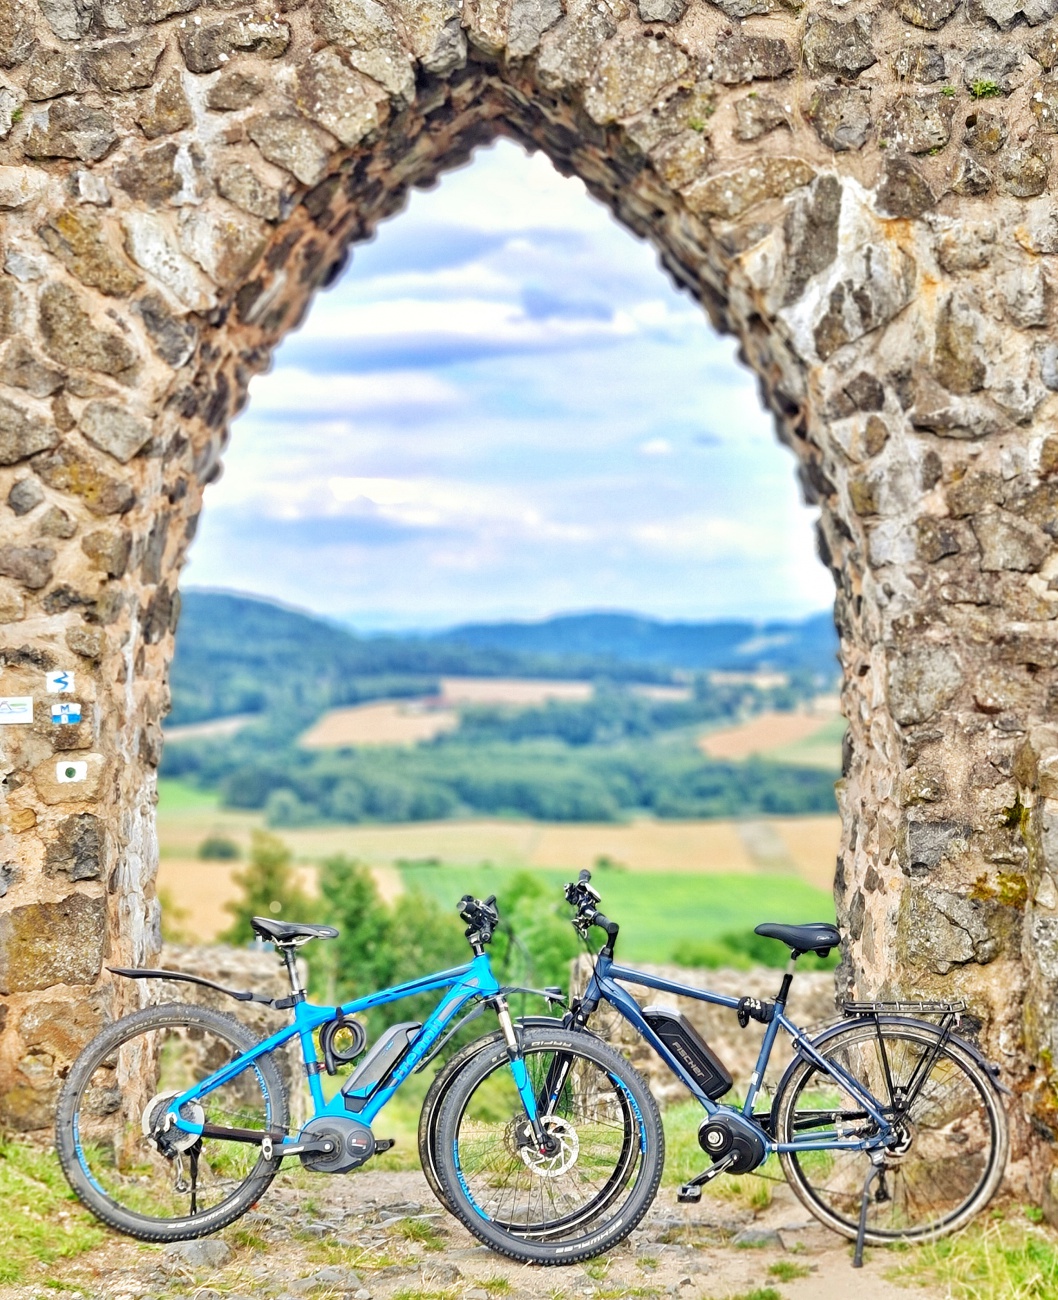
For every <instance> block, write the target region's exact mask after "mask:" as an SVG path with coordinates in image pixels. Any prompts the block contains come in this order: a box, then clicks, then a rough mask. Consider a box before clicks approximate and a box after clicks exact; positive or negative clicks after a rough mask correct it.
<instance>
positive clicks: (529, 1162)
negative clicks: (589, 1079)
mask: <svg viewBox="0 0 1058 1300" xmlns="http://www.w3.org/2000/svg"><path fill="white" fill-rule="evenodd" d="M543 1124H544V1128H545V1129H546V1130H547V1131H548V1133H550V1134H551V1136H552V1137H553V1138H555V1140H556V1141H557V1142H558V1150H557V1151H552V1152H551V1154H550V1155H542V1154H541V1153H540V1152H539V1151H538V1150H537V1149H536V1147H534V1146H531V1145H528V1144H527V1145H524V1146H519V1148H518V1154H519V1155H520V1156H521V1157H522V1160H523V1162H524V1163H525V1167H526V1168H527V1169H528V1170H529V1172H530V1173H533V1174H535V1175H536V1176H537V1178H558V1177H559V1175H560V1174H564V1173H566V1172H567V1171H568V1170H570V1169H572V1168H573V1166H574V1165H575V1164H576V1163H577V1157H578V1156H579V1155H580V1139H579V1138H578V1137H577V1130H576V1129H575V1128H574V1127H573V1125H572V1124H570V1123H568V1122H567V1121H566V1120H564V1119H560V1118H559V1116H557V1115H549V1116H547V1117H546V1118H545V1119H544V1121H543Z"/></svg>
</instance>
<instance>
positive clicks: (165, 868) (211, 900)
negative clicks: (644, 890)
mask: <svg viewBox="0 0 1058 1300" xmlns="http://www.w3.org/2000/svg"><path fill="white" fill-rule="evenodd" d="M168 786H169V783H168V782H166V783H163V794H162V799H161V803H160V806H159V810H158V835H159V840H160V845H161V853H162V859H161V868H160V872H159V883H160V885H161V887H162V888H163V889H165V890H167V892H168V894H169V896H170V897H171V898H172V899H173V900H174V901H175V902H176V903H177V905H178V906H180V907H182V908H185V909H187V911H188V912H189V913H190V920H189V921H188V922H187V923H186V924H187V925H188V927H189V928H191V929H193V930H194V931H195V932H197V933H200V934H201V935H202V936H203V937H206V938H211V937H213V936H214V935H216V934H217V933H218V932H219V931H220V930H222V929H224V928H225V926H226V925H227V924H228V919H227V915H226V913H224V912H223V910H222V908H223V904H224V903H225V902H227V901H228V900H230V899H232V898H233V897H234V896H235V894H236V892H237V891H236V887H235V885H234V884H233V883H232V876H233V874H234V873H235V872H237V871H239V870H240V868H241V867H242V866H243V865H244V864H245V858H246V854H247V852H248V850H249V847H250V837H251V834H252V832H253V831H254V830H255V829H263V828H264V817H263V816H262V814H260V813H250V812H238V811H228V810H226V809H220V808H217V807H215V806H213V805H211V804H208V803H205V802H196V801H194V800H187V801H181V799H180V797H179V793H178V790H179V788H178V787H176V788H175V790H174V794H173V795H170V794H169V793H168V790H167V788H166V787H168ZM762 831H763V832H764V833H763V834H761V833H760V832H762ZM275 834H277V835H278V836H279V837H280V838H281V839H282V840H284V841H285V842H286V843H287V844H289V845H290V848H291V849H292V851H293V853H294V857H295V860H296V862H297V863H298V865H299V867H300V868H301V869H302V873H303V874H302V880H303V883H304V885H305V887H306V888H307V889H309V890H310V892H315V880H316V872H315V868H316V864H318V863H320V862H322V861H323V860H324V859H325V858H329V857H334V856H337V855H339V854H345V855H346V856H348V857H351V858H356V859H359V860H360V861H362V862H365V863H367V864H369V865H370V866H371V868H372V870H373V872H374V875H375V881H376V883H377V884H378V887H379V892H380V893H381V894H382V896H383V897H384V898H385V899H387V900H389V901H391V900H392V899H394V898H396V897H397V895H398V894H399V893H400V892H401V890H402V889H403V884H402V881H401V876H400V871H399V868H398V865H397V864H398V863H400V862H408V861H414V860H416V859H419V860H423V859H429V858H438V859H440V860H441V861H443V862H445V863H449V864H451V865H453V866H466V867H477V866H480V865H481V864H482V863H484V862H490V863H492V864H493V865H495V866H497V867H517V868H527V869H532V868H540V869H546V868H552V869H562V870H569V871H570V872H571V873H572V872H576V871H579V870H580V869H581V868H582V867H587V868H589V869H592V868H594V866H595V863H596V859H597V858H600V857H608V858H610V859H612V860H613V861H614V862H617V863H620V864H622V865H623V866H625V867H628V868H629V869H630V870H632V871H636V872H643V873H650V872H666V873H667V872H680V873H687V874H712V873H717V874H737V875H747V876H749V875H756V874H758V873H761V872H774V871H776V870H778V871H780V872H789V873H790V874H791V875H797V876H799V877H800V878H801V879H803V880H805V881H807V882H809V883H811V884H813V885H817V886H819V887H820V888H823V889H829V888H830V887H831V885H832V884H833V880H834V861H835V858H836V856H837V851H838V843H839V840H840V835H841V821H840V819H839V818H838V817H837V816H836V815H829V816H815V817H772V818H761V819H754V820H750V821H744V822H736V821H720V820H709V821H704V820H703V821H668V820H665V821H658V820H654V819H653V818H647V817H644V818H640V819H638V820H636V821H632V822H627V823H590V824H584V823H576V824H570V823H558V822H531V821H513V820H512V821H504V820H500V819H498V818H497V819H492V820H480V821H443V822H412V823H403V824H400V825H362V826H361V825H358V826H353V825H350V826H326V827H318V828H313V827H307V828H299V829H294V828H289V829H288V828H284V829H282V830H278V831H276V832H275ZM211 835H222V836H226V837H227V838H229V839H232V840H234V841H235V843H236V844H237V845H238V846H239V848H240V850H241V852H242V854H243V860H242V862H202V861H200V860H199V859H198V858H197V856H196V855H197V851H198V847H199V845H200V844H201V843H202V841H203V840H204V839H205V838H206V837H207V836H211Z"/></svg>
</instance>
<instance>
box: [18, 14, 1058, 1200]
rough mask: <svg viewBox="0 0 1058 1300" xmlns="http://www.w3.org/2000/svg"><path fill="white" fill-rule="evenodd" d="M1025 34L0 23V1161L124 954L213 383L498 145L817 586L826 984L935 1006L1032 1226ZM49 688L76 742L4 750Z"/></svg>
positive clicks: (207, 449)
mask: <svg viewBox="0 0 1058 1300" xmlns="http://www.w3.org/2000/svg"><path fill="white" fill-rule="evenodd" d="M1056 13H1058V0H895V3H894V4H893V5H892V6H887V7H884V8H882V7H879V6H875V5H871V4H868V3H867V2H866V0H849V2H848V3H846V4H843V5H840V6H839V5H829V4H827V3H824V0H811V3H810V4H808V5H807V6H806V7H805V8H804V9H802V10H799V11H798V10H797V8H796V6H793V5H787V4H786V3H784V2H783V0H720V2H719V3H718V4H713V3H709V2H708V0H693V3H687V2H686V0H638V7H632V6H631V5H629V4H628V3H626V0H566V5H565V10H564V9H563V6H562V4H561V3H560V0H464V3H463V4H462V5H461V6H460V5H458V4H456V3H455V0H387V3H385V4H382V3H378V2H377V0H309V2H306V0H279V2H278V5H276V4H272V5H269V6H264V5H259V6H254V5H253V4H246V5H242V6H238V5H233V4H231V3H229V2H228V0H223V3H216V4H212V5H209V4H203V3H200V0H36V3H34V2H33V0H21V3H12V0H6V3H3V4H2V5H0V70H2V71H0V208H3V210H4V211H5V212H6V213H7V216H6V219H5V225H4V231H3V247H2V251H0V266H2V273H0V338H2V339H3V340H5V341H4V342H3V344H2V347H0V385H2V391H0V462H2V465H3V467H4V468H3V469H0V502H5V501H6V503H7V504H6V505H2V504H0V511H3V512H4V516H5V520H4V522H5V526H4V529H3V537H2V540H0V619H2V620H3V621H4V623H5V626H4V629H3V631H4V646H5V649H4V650H3V656H4V658H3V665H4V666H3V673H2V678H0V694H3V695H4V696H21V695H32V696H33V697H34V699H35V708H36V712H35V717H34V721H33V723H32V724H31V725H20V726H4V727H2V728H0V746H2V749H0V755H2V759H0V761H2V766H3V773H4V803H3V808H2V821H3V845H2V850H3V857H2V858H0V862H3V863H5V864H6V865H3V866H2V867H0V890H2V899H0V909H2V911H0V990H2V991H3V993H4V995H5V1001H4V1006H3V1009H2V1010H3V1021H2V1024H3V1030H2V1037H0V1086H2V1088H3V1090H4V1091H3V1099H2V1101H0V1122H2V1123H4V1124H7V1125H12V1126H15V1127H32V1126H34V1125H37V1124H40V1123H43V1122H44V1120H45V1118H46V1106H44V1105H43V1104H42V1100H41V1099H43V1098H46V1097H47V1096H48V1095H49V1089H50V1087H51V1083H50V1080H51V1075H52V1071H53V1070H54V1069H58V1070H60V1071H61V1070H62V1069H63V1068H64V1065H65V1063H66V1061H68V1060H69V1058H70V1055H71V1054H72V1053H73V1052H74V1051H75V1050H76V1047H77V1044H78V1042H80V1041H82V1040H83V1039H84V1037H85V1036H86V1035H87V1034H89V1033H90V1032H91V1029H92V1027H93V1026H94V1025H95V1024H97V1023H99V1021H100V1020H101V1019H102V1018H105V1017H107V1016H111V1015H114V1014H116V1013H117V1012H119V1011H120V1010H121V1009H122V1008H124V1007H126V1006H128V1005H129V1004H130V1001H131V1000H132V997H133V995H132V994H130V993H129V991H128V990H125V989H117V988H115V987H114V986H113V984H112V982H111V980H110V979H109V977H107V976H106V975H105V973H103V971H102V967H103V965H104V962H105V961H106V960H110V961H114V960H120V961H144V960H147V959H149V958H150V957H151V956H152V955H153V953H154V952H155V951H156V949H157V946H158V938H157V913H158V909H157V902H156V898H155V893H154V874H155V866H156V853H157V850H156V843H155V835H154V799H155V790H154V772H155V768H156V765H157V762H158V759H159V754H160V750H161V729H160V727H161V719H162V717H163V716H164V714H165V711H166V708H167V705H168V688H167V684H166V671H167V665H168V662H169V657H170V655H171V652H172V634H173V628H174V627H175V625H176V620H177V616H178V611H179V598H178V595H177V590H176V588H177V579H178V575H179V570H180V565H181V563H182V560H183V557H184V555H185V552H186V549H187V546H188V543H189V541H190V539H191V537H192V536H193V533H194V528H195V521H196V518H197V515H198V512H199V509H200V507H201V501H202V489H203V486H204V484H206V483H208V482H209V481H211V480H212V479H213V478H215V477H216V475H217V474H218V473H219V472H220V456H221V452H222V450H223V446H224V441H225V438H226V435H227V427H228V424H229V421H230V420H231V418H232V416H233V415H234V414H235V412H236V411H238V409H239V408H240V407H241V405H242V404H243V402H244V400H245V393H246V385H247V383H248V381H249V379H250V377H251V376H252V375H253V374H254V373H256V372H258V371H260V370H262V369H263V368H265V367H266V366H267V365H268V362H269V358H270V356H271V353H272V350H273V348H274V347H275V345H276V344H277V343H278V342H279V340H280V339H281V338H282V337H283V335H284V333H285V332H286V331H287V330H288V329H290V328H291V327H292V326H294V325H295V324H296V323H297V322H298V321H299V320H300V319H301V318H302V316H303V314H304V312H305V311H306V309H307V307H308V304H309V302H310V300H311V296H312V293H313V292H314V291H315V289H316V288H318V287H319V286H320V285H323V284H326V283H329V282H330V281H331V280H332V279H333V278H334V277H335V276H336V275H337V274H338V273H339V272H340V270H341V267H342V265H343V260H344V258H345V257H346V256H347V254H348V249H349V247H350V246H351V245H352V244H354V243H355V242H356V241H357V240H359V239H363V238H366V237H367V236H368V235H370V233H371V231H372V230H373V229H374V227H375V226H376V225H377V223H378V222H379V221H380V220H381V219H382V218H384V217H386V216H388V215H391V214H392V213H394V212H396V211H398V210H399V209H400V207H401V205H402V203H403V202H404V199H405V196H406V194H407V190H408V187H409V186H412V185H429V184H430V183H432V181H433V180H434V179H435V178H436V177H437V176H438V175H439V174H440V173H441V172H443V171H444V170H445V168H447V167H450V166H453V165H455V164H457V163H460V162H463V161H465V160H466V158H467V157H468V156H469V154H470V152H471V151H472V150H473V148H474V147H475V146H476V145H478V144H480V143H483V142H485V141H488V140H490V139H492V138H494V137H495V136H496V135H499V134H506V135H509V136H512V137H514V138H515V139H518V140H521V141H523V142H524V143H526V144H527V145H528V146H530V147H532V148H539V149H542V150H543V151H544V152H546V153H547V154H548V155H549V156H550V157H551V158H552V159H553V160H554V161H555V163H556V165H557V166H558V167H559V168H561V169H562V170H564V171H566V172H570V173H574V174H576V175H579V176H580V177H582V178H583V179H584V181H585V183H586V184H587V186H588V188H589V189H590V190H591V192H592V193H593V194H595V195H596V196H597V197H598V198H600V199H601V200H602V201H603V202H605V203H607V204H608V205H609V206H610V207H611V208H612V209H613V211H614V212H615V213H616V215H617V216H618V218H619V219H620V220H621V221H622V222H624V223H625V224H626V225H627V226H628V227H629V228H630V229H631V230H633V231H634V232H636V233H637V234H639V235H642V236H644V237H646V238H649V239H650V240H651V241H652V242H653V243H654V244H655V246H656V247H657V248H658V250H659V253H660V256H661V259H662V262H663V264H664V265H665V267H666V268H667V269H668V271H669V272H670V273H671V274H672V276H673V277H674V278H675V279H676V280H677V281H678V282H679V283H680V284H682V285H684V286H685V287H686V288H687V289H688V290H689V291H690V292H691V293H692V294H693V295H694V296H695V297H696V298H697V299H698V300H699V301H701V303H702V304H703V306H704V307H705V309H706V310H707V311H708V312H709V315H710V317H711V319H712V321H713V323H714V325H715V326H716V327H717V328H718V329H721V330H726V331H730V332H732V333H735V334H737V335H738V337H739V338H740V340H741V343H742V353H743V356H744V359H745V361H746V363H747V364H748V365H749V366H751V367H752V368H753V369H754V370H755V372H756V373H757V374H758V375H759V377H760V382H761V391H762V393H763V396H764V399H765V400H766V401H767V403H768V404H769V406H770V407H771V409H772V410H773V411H774V412H775V414H776V424H777V429H778V432H779V436H780V437H781V438H782V440H783V441H784V442H785V443H786V444H787V445H788V446H789V447H790V448H791V449H792V450H793V452H794V453H795V456H796V458H797V462H798V469H799V473H800V476H801V481H802V484H803V487H804V492H805V494H806V496H807V498H808V500H809V501H811V502H814V503H816V504H818V505H819V507H820V511H821V519H820V524H819V546H820V553H821V555H822V557H823V559H824V561H825V562H826V563H827V564H828V565H829V567H830V568H831V570H832V572H833V574H834V578H835V583H836V586H837V605H836V613H837V621H838V626H839V629H840V632H841V637H842V651H841V656H842V663H843V667H844V671H845V688H844V707H845V712H846V715H847V717H848V719H849V724H850V727H849V739H848V743H847V748H846V761H845V774H844V777H843V779H842V782H841V784H840V787H839V801H840V804H841V809H842V814H843V818H844V822H845V834H844V841H843V847H842V852H841V856H840V859H839V862H838V870H837V881H836V894H837V903H838V914H839V918H840V920H841V923H842V926H843V928H844V932H845V936H846V948H845V954H846V961H845V965H844V967H843V978H844V980H845V982H846V983H847V984H848V985H849V986H853V985H854V986H855V987H856V990H857V992H858V993H859V994H860V995H861V996H866V995H870V994H872V993H876V992H878V993H885V994H893V993H897V992H904V993H917V994H924V995H926V994H928V995H960V996H965V997H966V998H968V999H969V1000H970V1001H971V1002H972V1003H973V1004H974V1006H975V1007H976V1008H977V1009H978V1011H979V1012H980V1013H981V1014H982V1015H983V1016H984V1017H985V1018H986V1020H987V1028H986V1031H985V1042H986V1045H987V1047H988V1049H989V1050H990V1051H991V1052H992V1053H993V1055H995V1056H996V1057H997V1058H998V1059H999V1060H1000V1061H1001V1062H1002V1064H1003V1066H1004V1068H1005V1071H1006V1077H1007V1078H1008V1080H1009V1081H1011V1082H1012V1084H1013V1085H1014V1086H1015V1087H1016V1088H1017V1089H1018V1091H1019V1093H1020V1094H1021V1097H1020V1099H1019V1100H1018V1101H1017V1102H1016V1104H1015V1106H1014V1111H1015V1121H1016V1123H1015V1128H1016V1135H1015V1152H1016V1167H1015V1170H1014V1173H1013V1177H1014V1179H1015V1181H1016V1182H1017V1183H1018V1184H1019V1185H1020V1186H1021V1187H1022V1188H1023V1189H1025V1190H1027V1191H1028V1192H1030V1193H1031V1194H1033V1195H1043V1194H1044V1193H1045V1191H1046V1190H1047V1188H1048V1186H1049V1179H1050V1171H1051V1169H1052V1167H1053V1166H1054V1163H1055V1160H1054V1149H1055V1148H1054V1137H1055V1134H1056V1132H1058V1104H1056V1102H1055V1095H1056V1094H1055V1091H1054V1088H1055V1081H1056V1077H1058V1076H1056V1075H1055V1069H1054V1062H1053V1057H1052V1054H1051V1053H1052V1050H1053V1048H1052V1040H1053V1038H1054V1030H1053V1012H1052V1008H1054V1002H1055V994H1054V988H1055V980H1056V978H1058V958H1055V956H1054V952H1055V949H1056V944H1058V939H1056V938H1055V932H1056V930H1058V889H1056V886H1055V883H1054V881H1053V880H1052V876H1051V863H1052V859H1054V860H1055V861H1056V862H1058V857H1056V852H1058V851H1056V850H1055V849H1054V846H1053V844H1052V842H1051V841H1052V840H1053V839H1054V834H1053V827H1052V822H1053V820H1054V817H1055V815H1056V814H1055V813H1054V811H1053V809H1054V807H1055V806H1056V805H1058V799H1056V800H1055V801H1054V802H1052V797H1051V795H1050V794H1048V793H1046V791H1045V790H1044V785H1045V781H1044V773H1045V772H1047V773H1049V771H1050V767H1049V764H1050V762H1051V759H1052V757H1053V754H1054V753H1055V752H1056V751H1055V750H1054V749H1052V748H1050V741H1047V743H1046V744H1044V743H1043V741H1041V740H1039V734H1040V728H1045V727H1046V724H1047V722H1048V718H1049V716H1050V714H1051V712H1052V711H1053V704H1054V702H1055V700H1056V699H1058V671H1056V670H1058V635H1056V631H1055V622H1054V619H1055V615H1056V613H1058V590H1052V584H1058V560H1056V558H1055V556H1054V554H1053V549H1054V548H1053V539H1054V537H1055V536H1056V534H1058V478H1056V475H1058V431H1056V430H1055V427H1054V426H1055V414H1056V412H1058V396H1056V395H1055V394H1056V391H1058V342H1056V341H1055V333H1054V325H1055V314H1056V310H1058V309H1056V305H1055V264H1056V258H1058V205H1056V203H1055V201H1054V199H1053V198H1052V195H1051V190H1050V188H1049V178H1050V175H1051V168H1052V151H1053V137H1054V134H1055V131H1056V129H1058V116H1056V114H1058V23H1056V22H1055V20H1054V16H1055V14H1056ZM998 32H1002V36H999V35H998V34H997V33H998ZM57 669H71V670H72V671H73V672H74V673H75V675H76V689H75V692H74V693H73V694H72V695H70V696H67V697H66V698H67V699H72V700H75V701H78V702H80V703H81V706H82V721H81V722H80V723H79V724H77V725H70V726H58V725H53V724H52V723H51V721H50V714H49V712H48V711H47V705H48V703H49V702H50V700H51V699H57V698H59V697H49V696H46V695H45V694H44V674H45V672H47V671H49V670H57ZM60 758H61V759H63V760H64V761H65V760H69V761H70V762H83V763H85V765H86V766H85V768H84V772H85V779H84V780H79V781H73V782H68V781H60V780H58V779H57V776H56V763H57V761H58V760H59V759H60ZM79 770H80V769H75V771H79ZM1049 779H1050V778H1049V777H1048V780H1049ZM1047 788H1048V789H1049V786H1048V787H1047ZM1054 869H1055V871H1058V866H1056V867H1055V868H1054ZM44 1037H47V1038H48V1041H49V1042H53V1043H55V1044H57V1046H55V1048H54V1050H53V1049H51V1048H49V1049H48V1051H47V1052H46V1053H42V1052H41V1051H40V1050H38V1048H37V1047H36V1046H35V1044H36V1043H38V1042H39V1041H43V1038H44ZM1030 1156H1031V1157H1032V1168H1031V1169H1030V1167H1029V1162H1028V1158H1029V1157H1030ZM1056 1190H1058V1188H1056Z"/></svg>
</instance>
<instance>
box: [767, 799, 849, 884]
mask: <svg viewBox="0 0 1058 1300" xmlns="http://www.w3.org/2000/svg"><path fill="white" fill-rule="evenodd" d="M768 824H769V825H770V826H771V827H773V828H774V830H775V833H776V834H777V835H778V837H779V839H780V840H782V842H783V845H784V847H785V848H786V851H787V853H788V854H789V855H790V860H791V862H792V863H793V865H794V867H795V868H796V870H797V874H798V875H799V876H800V877H801V879H802V880H807V881H808V883H809V884H811V885H818V886H819V888H820V889H832V888H833V887H834V867H835V863H836V861H837V856H838V847H839V845H840V843H841V818H840V817H838V816H836V815H834V814H830V815H827V816H824V817H771V818H769V819H768Z"/></svg>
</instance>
